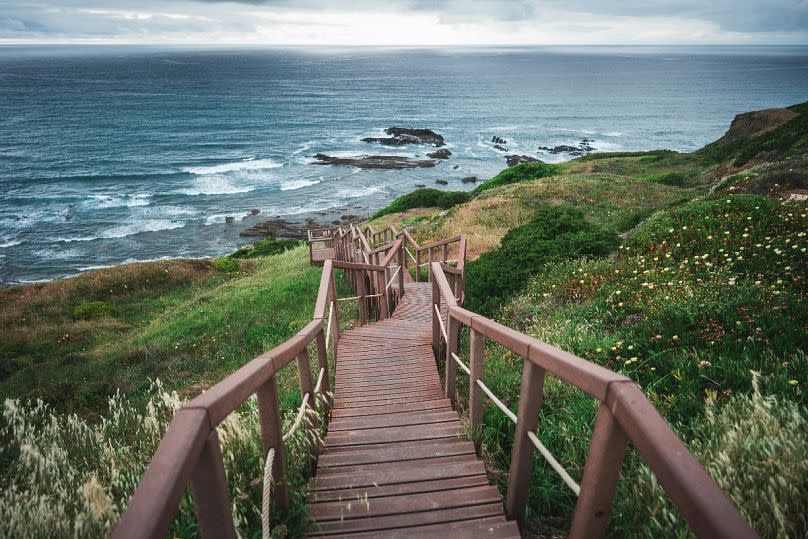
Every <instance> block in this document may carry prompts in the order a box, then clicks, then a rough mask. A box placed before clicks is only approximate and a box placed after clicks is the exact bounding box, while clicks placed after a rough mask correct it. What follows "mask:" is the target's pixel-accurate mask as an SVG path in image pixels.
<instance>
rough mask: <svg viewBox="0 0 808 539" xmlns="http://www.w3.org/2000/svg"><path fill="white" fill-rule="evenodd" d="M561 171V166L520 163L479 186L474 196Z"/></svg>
mask: <svg viewBox="0 0 808 539" xmlns="http://www.w3.org/2000/svg"><path fill="white" fill-rule="evenodd" d="M560 171H561V167H560V166H559V165H548V164H547V163H539V162H535V163H520V164H518V165H514V166H512V167H508V168H506V169H505V170H503V171H502V172H500V173H499V174H497V175H496V176H494V177H493V178H491V179H490V180H488V181H487V182H485V183H483V184H481V185H479V186H478V187H477V188H476V189H474V191H472V193H473V194H478V193H481V192H483V191H487V190H489V189H494V188H495V187H501V186H503V185H509V184H512V183H521V182H526V181H528V180H538V179H539V178H546V177H547V176H553V175H555V174H558V173H559V172H560Z"/></svg>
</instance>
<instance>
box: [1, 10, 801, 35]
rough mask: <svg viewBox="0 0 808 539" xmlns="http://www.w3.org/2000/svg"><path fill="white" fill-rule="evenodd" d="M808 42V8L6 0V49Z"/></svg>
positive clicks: (3, 22) (3, 17)
mask: <svg viewBox="0 0 808 539" xmlns="http://www.w3.org/2000/svg"><path fill="white" fill-rule="evenodd" d="M66 42H72V43H143V44H161V43H162V44H197V43H198V44H205V43H209V44H245V45H296V44H311V45H326V44H339V45H440V44H446V45H506V44H514V45H528V44H657V43H693V44H706V43H728V44H741V43H754V44H808V0H711V1H710V0H624V1H619V0H614V1H608V0H475V1H461V0H435V1H426V0H383V1H379V0H372V1H371V0H353V1H350V2H339V1H334V0H298V1H292V0H241V1H235V2H219V1H212V0H163V1H156V0H118V1H116V2H94V1H92V0H50V1H48V0H42V1H37V0H33V1H29V2H4V1H2V0H0V43H66Z"/></svg>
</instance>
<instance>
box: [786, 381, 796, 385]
mask: <svg viewBox="0 0 808 539" xmlns="http://www.w3.org/2000/svg"><path fill="white" fill-rule="evenodd" d="M788 383H789V385H792V386H795V385H797V381H796V380H789V381H788Z"/></svg>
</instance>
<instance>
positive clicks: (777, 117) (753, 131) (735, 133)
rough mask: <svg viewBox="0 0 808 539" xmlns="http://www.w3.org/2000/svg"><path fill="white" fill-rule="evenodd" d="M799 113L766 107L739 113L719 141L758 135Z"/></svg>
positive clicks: (730, 140) (775, 127)
mask: <svg viewBox="0 0 808 539" xmlns="http://www.w3.org/2000/svg"><path fill="white" fill-rule="evenodd" d="M797 115H798V114H797V113H796V112H794V111H793V110H790V109H764V110H756V111H753V112H744V113H743V114H738V115H737V116H735V119H733V120H732V123H731V124H730V126H729V130H728V131H727V132H726V134H725V135H724V136H723V137H721V138H720V139H718V141H717V143H719V144H720V143H722V142H732V141H734V140H743V139H747V138H751V137H758V136H760V135H763V134H765V133H768V132H769V131H772V130H774V129H777V128H778V127H780V126H781V125H783V124H784V123H786V122H788V121H789V120H791V119H793V118H794V117H796V116H797Z"/></svg>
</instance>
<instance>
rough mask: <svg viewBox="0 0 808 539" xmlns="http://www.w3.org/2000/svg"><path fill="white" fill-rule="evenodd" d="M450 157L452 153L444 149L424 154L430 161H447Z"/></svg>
mask: <svg viewBox="0 0 808 539" xmlns="http://www.w3.org/2000/svg"><path fill="white" fill-rule="evenodd" d="M450 155H452V152H450V151H449V150H447V149H446V148H441V149H440V150H438V151H435V152H432V153H428V154H426V156H427V157H429V158H430V159H449V156H450Z"/></svg>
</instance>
